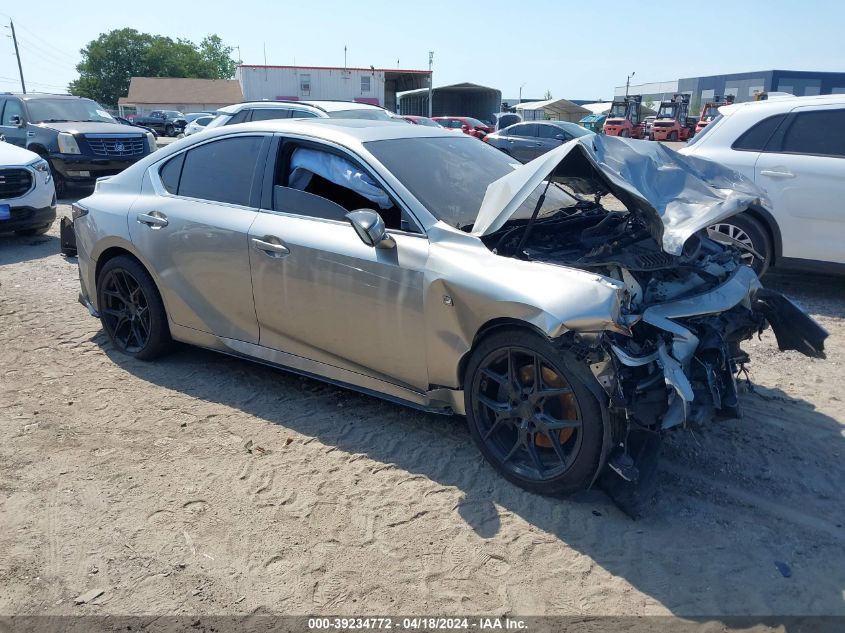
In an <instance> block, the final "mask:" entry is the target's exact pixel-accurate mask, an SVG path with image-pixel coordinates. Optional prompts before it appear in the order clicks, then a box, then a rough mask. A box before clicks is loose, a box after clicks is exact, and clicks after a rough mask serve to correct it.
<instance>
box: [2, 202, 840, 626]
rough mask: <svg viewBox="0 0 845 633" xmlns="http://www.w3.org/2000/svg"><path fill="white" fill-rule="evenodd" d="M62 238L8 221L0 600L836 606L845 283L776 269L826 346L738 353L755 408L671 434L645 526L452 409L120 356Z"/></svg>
mask: <svg viewBox="0 0 845 633" xmlns="http://www.w3.org/2000/svg"><path fill="white" fill-rule="evenodd" d="M61 213H62V214H67V213H69V208H68V206H67V205H62V206H61ZM57 233H58V223H56V224H55V225H54V227H53V230H52V231H51V232H50V233H49V235H46V236H42V237H36V238H21V237H14V236H0V284H2V285H1V286H0V614H21V613H27V614H91V613H95V614H241V613H288V614H304V613H312V614H321V613H325V614H328V613H332V614H350V615H355V614H358V615H360V614H409V613H432V612H433V613H444V614H445V613H451V614H518V615H528V614H534V615H541V614H573V615H582V616H583V615H604V614H619V615H628V614H633V615H647V614H669V613H671V614H680V615H690V616H691V615H708V616H719V615H729V614H740V615H752V616H758V615H762V614H775V615H786V614H805V615H806V614H838V615H845V593H843V590H845V564H843V563H844V562H845V560H843V559H845V556H843V552H845V527H844V526H843V524H845V494H843V480H845V477H843V475H845V468H844V467H843V450H845V441H843V429H844V428H845V427H843V424H845V413H842V408H843V403H845V395H843V392H842V391H840V388H842V386H843V385H845V328H843V323H845V280H843V279H838V278H830V277H820V276H815V275H790V274H783V273H779V274H772V275H770V276H768V277H767V278H766V282H767V283H768V284H769V285H771V286H772V287H775V288H777V289H779V290H781V291H783V292H786V293H787V294H788V295H790V296H791V297H793V298H795V299H797V300H798V301H800V302H801V303H802V304H803V305H804V306H805V307H806V308H807V309H808V310H809V311H810V312H811V313H812V314H813V315H814V316H815V317H816V318H818V319H819V321H820V322H821V323H823V324H824V325H825V326H826V327H827V328H828V329H829V331H830V334H831V336H830V338H829V339H828V350H829V352H828V358H827V360H815V359H808V358H805V357H803V356H800V355H799V354H797V353H793V352H789V353H779V352H777V350H776V347H775V344H774V338H773V337H772V336H771V334H769V333H767V334H766V335H764V336H763V338H762V340H759V341H758V340H754V341H752V342H750V343H749V344H746V348H747V349H748V350H749V351H750V352H751V355H752V358H753V363H752V366H751V377H752V379H753V381H754V383H755V384H756V392H755V393H749V394H746V395H744V396H743V397H742V404H743V406H744V411H745V415H744V418H743V419H742V420H739V421H727V422H721V423H718V424H715V425H713V426H709V427H708V428H706V429H704V430H700V431H696V432H693V431H690V430H681V431H678V432H675V433H673V434H672V435H671V436H670V437H669V439H668V441H667V442H666V444H665V447H664V459H663V461H662V466H661V475H662V481H661V484H660V490H659V493H658V495H657V498H656V501H655V505H654V507H653V508H652V510H651V512H650V514H649V516H648V517H647V518H645V519H642V520H639V521H632V520H631V519H630V518H628V517H627V516H625V515H624V514H623V513H622V512H620V511H619V510H618V509H617V508H616V507H615V506H614V505H613V504H612V503H611V502H610V501H609V500H608V499H607V498H606V497H605V496H604V494H603V493H601V492H598V491H591V492H588V493H584V494H582V495H580V496H579V497H578V498H576V499H569V500H559V499H548V498H542V497H539V496H535V495H531V494H528V493H525V492H523V491H521V490H520V489H518V488H516V487H514V486H512V485H511V484H509V483H507V482H506V481H504V480H503V479H502V478H500V477H499V476H497V475H496V474H495V473H494V471H493V470H492V468H490V467H489V466H487V465H486V464H485V462H484V461H483V460H482V458H481V455H480V454H479V452H478V451H477V450H476V449H475V448H474V446H473V445H472V444H471V441H470V437H469V434H468V432H467V429H466V427H465V424H464V422H463V420H462V419H461V418H446V417H440V416H436V415H429V414H424V413H419V412H416V411H412V410H409V409H405V408H402V407H399V406H396V405H393V404H389V403H386V402H382V401H380V400H377V399H375V398H371V397H367V396H363V395H358V394H355V393H352V392H348V391H344V390H342V389H338V388H335V387H331V386H326V385H323V384H321V383H318V382H315V381H312V380H308V379H303V378H299V377H297V376H294V375H291V374H287V373H284V372H282V371H277V370H274V369H270V368H267V367H263V366H260V365H257V364H251V363H248V362H244V361H240V360H234V359H232V358H228V357H226V356H222V355H218V354H214V353H211V352H207V351H202V350H198V349H192V348H187V347H182V348H180V349H178V350H177V351H176V352H175V353H174V354H172V355H171V356H168V357H167V358H166V359H164V360H162V361H159V362H156V363H154V364H147V363H143V362H138V361H133V360H131V359H128V358H126V357H123V356H120V355H118V354H116V353H114V352H113V350H112V349H111V347H110V346H109V344H108V343H107V341H106V338H105V336H104V335H103V333H102V331H101V329H100V323H99V321H97V320H95V319H93V318H91V317H90V316H89V315H88V313H87V311H86V310H85V309H84V308H83V307H82V306H81V305H79V304H78V303H77V301H76V298H77V291H78V281H77V270H76V263H75V261H74V260H65V259H64V258H62V257H61V256H60V255H58V239H57ZM249 442H251V443H252V444H251V448H250V449H249V450H248V449H247V448H245V446H246V445H247V444H248V443H249ZM89 590H102V591H103V593H102V595H101V596H100V597H99V598H96V599H95V600H93V601H92V602H89V603H87V604H83V605H75V604H74V598H75V597H77V596H79V595H80V594H83V593H84V592H87V591H89Z"/></svg>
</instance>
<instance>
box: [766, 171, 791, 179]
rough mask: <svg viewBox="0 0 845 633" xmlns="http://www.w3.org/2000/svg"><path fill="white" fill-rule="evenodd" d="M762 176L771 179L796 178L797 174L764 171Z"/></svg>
mask: <svg viewBox="0 0 845 633" xmlns="http://www.w3.org/2000/svg"><path fill="white" fill-rule="evenodd" d="M760 175H761V176H768V177H769V178H795V174H793V173H792V172H791V171H775V170H773V169H763V170H761V171H760Z"/></svg>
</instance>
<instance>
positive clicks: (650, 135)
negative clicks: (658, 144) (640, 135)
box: [648, 133, 654, 141]
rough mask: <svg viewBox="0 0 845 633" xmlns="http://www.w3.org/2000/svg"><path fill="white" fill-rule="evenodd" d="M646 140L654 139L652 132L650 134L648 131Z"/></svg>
mask: <svg viewBox="0 0 845 633" xmlns="http://www.w3.org/2000/svg"><path fill="white" fill-rule="evenodd" d="M648 140H650V141H653V140H654V134H651V133H650V134H649V135H648Z"/></svg>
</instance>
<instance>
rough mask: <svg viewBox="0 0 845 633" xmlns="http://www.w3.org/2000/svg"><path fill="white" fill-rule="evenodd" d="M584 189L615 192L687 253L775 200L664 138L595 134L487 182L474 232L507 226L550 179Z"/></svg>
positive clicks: (662, 240) (663, 240)
mask: <svg viewBox="0 0 845 633" xmlns="http://www.w3.org/2000/svg"><path fill="white" fill-rule="evenodd" d="M549 177H551V178H552V180H553V181H554V182H558V183H560V184H563V185H566V186H568V187H570V188H571V189H572V190H574V191H575V192H576V193H579V194H595V193H601V194H606V193H611V194H613V195H614V196H615V197H616V198H618V199H619V200H620V201H621V202H622V203H623V204H624V205H625V207H626V208H627V209H628V210H630V211H631V212H633V213H637V214H640V215H641V217H642V219H643V220H644V221H645V223H646V225H647V226H648V227H649V230H650V232H651V234H652V235H653V236H654V238H655V239H656V240H657V242H658V243H659V244H661V245H662V247H663V250H664V251H666V252H667V253H670V254H672V255H680V254H681V252H682V250H683V247H684V243H685V242H686V241H687V239H688V238H689V237H690V236H691V235H692V234H693V233H695V232H697V231H699V230H701V229H703V228H705V227H707V226H709V225H711V224H713V223H716V222H719V221H721V220H724V219H725V218H728V217H730V216H732V215H735V214H736V213H739V212H740V211H743V210H745V209H747V208H748V207H751V206H760V205H765V206H767V205H768V201H767V200H766V199H765V195H764V194H763V192H762V191H761V190H760V189H759V188H758V187H757V186H756V185H755V184H754V183H753V182H752V181H751V180H749V179H748V178H746V177H745V176H743V175H741V174H739V173H737V172H735V171H733V170H731V169H728V168H726V167H722V166H721V165H719V164H717V163H714V162H712V161H709V160H705V159H702V158H695V157H693V156H684V155H681V154H679V153H677V152H675V151H673V150H671V149H669V148H668V147H666V146H664V145H663V144H661V143H656V142H654V141H638V140H631V139H625V138H619V137H614V136H604V135H601V134H594V135H589V136H583V137H579V138H577V139H573V140H572V141H569V142H568V143H564V144H563V145H561V146H560V147H557V148H555V149H553V150H552V151H550V152H548V153H546V154H543V155H542V156H540V157H539V158H536V159H534V160H533V161H531V162H530V163H526V164H525V165H522V166H521V167H519V168H517V169H515V170H514V171H513V172H512V173H510V174H507V175H506V176H503V177H502V178H500V179H499V180H497V181H495V182H493V183H491V184H490V185H489V186H488V187H487V192H486V194H485V195H484V200H483V201H482V203H481V208H480V209H479V212H478V216H477V218H476V221H475V224H474V225H473V229H472V233H473V235H489V234H490V233H493V232H494V231H497V230H498V229H500V228H501V227H502V226H503V225H504V224H505V223H506V222H507V221H508V220H509V219H510V218H511V216H512V215H513V214H514V213H515V212H516V211H517V209H519V208H520V206H521V205H522V204H523V203H524V202H525V201H526V199H527V198H528V196H529V195H530V194H531V193H532V192H533V191H534V190H535V189H536V188H537V186H538V185H540V183H542V182H543V181H544V180H546V179H547V178H549Z"/></svg>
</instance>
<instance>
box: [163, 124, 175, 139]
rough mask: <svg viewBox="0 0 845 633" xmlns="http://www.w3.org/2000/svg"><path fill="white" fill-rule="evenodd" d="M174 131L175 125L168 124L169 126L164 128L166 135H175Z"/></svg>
mask: <svg viewBox="0 0 845 633" xmlns="http://www.w3.org/2000/svg"><path fill="white" fill-rule="evenodd" d="M174 131H175V130H174V129H173V126H172V125H168V126H167V127H165V128H164V135H165V136H173V133H174Z"/></svg>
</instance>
